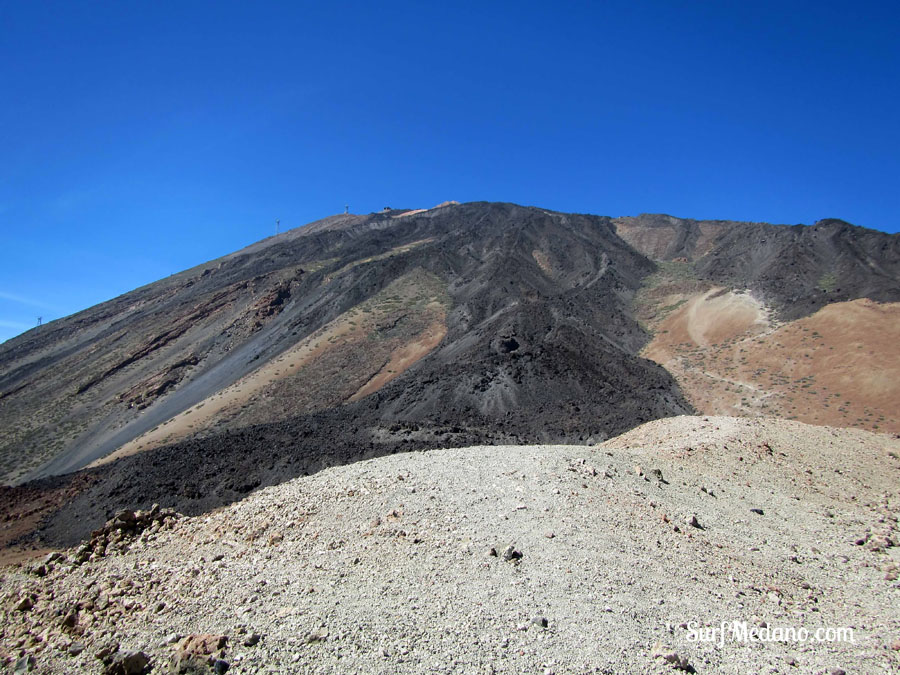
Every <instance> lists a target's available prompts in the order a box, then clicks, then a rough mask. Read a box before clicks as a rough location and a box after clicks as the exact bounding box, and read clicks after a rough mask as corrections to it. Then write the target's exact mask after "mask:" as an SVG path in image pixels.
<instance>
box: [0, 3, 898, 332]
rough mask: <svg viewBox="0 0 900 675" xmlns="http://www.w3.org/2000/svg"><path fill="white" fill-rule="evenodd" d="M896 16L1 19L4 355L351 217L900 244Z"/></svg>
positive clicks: (310, 8) (48, 8) (212, 6)
mask: <svg viewBox="0 0 900 675" xmlns="http://www.w3.org/2000/svg"><path fill="white" fill-rule="evenodd" d="M898 25H900V9H898V5H897V3H891V2H877V3H875V2H872V3H867V2H858V3H847V2H828V1H819V2H784V1H782V2H777V3H776V2H764V1H758V2H743V1H740V2H737V1H724V0H723V1H721V2H712V1H709V2H677V1H675V0H669V1H666V2H640V1H628V2H624V1H623V2H618V1H611V2H601V1H596V2H584V3H569V2H553V3H549V2H547V3H529V2H516V3H512V2H510V3H501V2H497V3H490V2H472V3H456V4H453V5H451V4H449V3H448V4H446V5H441V6H438V5H437V4H436V5H435V6H430V4H429V3H421V2H416V3H413V2H409V3H401V2H386V3H355V2H343V3H342V2H330V3H322V2H316V3H307V2H284V3H276V2H252V3H251V2H222V1H219V2H208V3H199V2H190V1H189V0H180V1H179V2H163V1H157V2H130V1H124V0H120V1H117V2H109V3H104V2H59V3H52V2H38V1H36V2H20V1H18V0H0V92H2V94H0V160H2V161H0V236H2V240H0V340H3V339H7V338H9V337H11V336H13V335H15V334H16V333H18V332H20V331H21V330H24V329H26V328H29V327H31V326H33V325H34V324H35V322H36V318H37V317H38V316H43V317H44V320H45V321H47V320H51V319H53V318H58V317H60V316H64V315H66V314H69V313H72V312H75V311H78V310H80V309H83V308H85V307H88V306H90V305H92V304H95V303H97V302H100V301H103V300H105V299H108V298H111V297H114V296H116V295H118V294H120V293H123V292H126V291H128V290H131V289H133V288H135V287H137V286H139V285H142V284H145V283H149V282H151V281H154V280H156V279H158V278H161V277H164V276H166V275H168V274H172V273H174V272H177V271H180V270H182V269H184V268H187V267H190V266H192V265H195V264H198V263H201V262H203V261H206V260H209V259H212V258H215V257H217V256H220V255H223V254H225V253H228V252H230V251H233V250H235V249H237V248H239V247H241V246H244V245H246V244H249V243H251V242H253V241H256V240H258V239H261V238H263V237H265V236H268V235H270V234H273V233H274V221H275V219H276V218H280V219H281V223H282V228H288V227H296V226H299V225H302V224H304V223H306V222H309V221H312V220H315V219H317V218H320V217H324V216H326V215H329V214H333V213H337V212H340V211H343V208H344V205H345V204H349V206H350V210H351V212H355V213H366V212H370V211H374V210H377V209H380V208H382V207H383V206H386V205H390V206H392V207H395V208H397V207H427V206H432V205H434V204H436V203H439V202H441V201H444V200H448V199H456V200H459V201H470V200H480V199H484V200H492V201H494V200H496V201H501V200H502V201H514V202H519V203H524V204H536V205H541V206H545V207H548V208H553V209H558V210H564V211H580V212H590V213H598V214H603V215H613V216H616V215H632V214H637V213H641V212H665V213H671V214H674V215H678V216H684V217H693V218H729V219H739V220H764V221H769V222H779V223H798V222H803V223H811V222H814V221H816V220H818V219H820V218H825V217H839V218H843V219H845V220H849V221H850V222H853V223H856V224H858V225H864V226H867V227H872V228H876V229H881V230H885V231H890V232H896V231H897V230H898V229H900V216H898V207H900V189H898V183H900V181H898V178H900V119H898V117H900V115H898V112H897V111H898V103H900V101H898V99H900V86H898V83H900V46H898V44H900V41H898V40H897V39H896V29H897V26H898Z"/></svg>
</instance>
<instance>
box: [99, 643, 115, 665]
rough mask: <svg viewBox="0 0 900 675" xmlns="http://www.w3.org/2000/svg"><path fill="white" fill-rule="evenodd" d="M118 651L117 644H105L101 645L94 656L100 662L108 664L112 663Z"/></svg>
mask: <svg viewBox="0 0 900 675" xmlns="http://www.w3.org/2000/svg"><path fill="white" fill-rule="evenodd" d="M118 651H119V643H118V642H107V643H105V644H103V645H101V647H100V649H98V650H97V653H96V654H95V655H94V656H95V657H96V658H97V659H98V660H99V661H100V662H102V663H104V664H109V663H111V662H112V659H113V656H115V654H116V652H118Z"/></svg>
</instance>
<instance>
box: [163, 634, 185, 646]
mask: <svg viewBox="0 0 900 675" xmlns="http://www.w3.org/2000/svg"><path fill="white" fill-rule="evenodd" d="M180 639H181V636H180V635H179V634H178V633H169V634H168V635H166V636H165V637H164V638H163V639H162V642H160V643H159V646H160V647H165V646H167V645H174V644H175V643H176V642H178V641H179V640H180Z"/></svg>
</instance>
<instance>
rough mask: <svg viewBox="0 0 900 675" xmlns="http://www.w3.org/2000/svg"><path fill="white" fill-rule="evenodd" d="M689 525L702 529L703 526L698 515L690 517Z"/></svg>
mask: <svg viewBox="0 0 900 675" xmlns="http://www.w3.org/2000/svg"><path fill="white" fill-rule="evenodd" d="M688 525H690V526H691V527H696V528H697V529H698V530H702V529H703V526H702V525H701V524H700V521H699V520H697V516H691V517H690V518H688Z"/></svg>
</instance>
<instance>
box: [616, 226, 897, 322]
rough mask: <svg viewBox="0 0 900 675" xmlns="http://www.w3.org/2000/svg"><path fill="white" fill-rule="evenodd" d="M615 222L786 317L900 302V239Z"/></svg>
mask: <svg viewBox="0 0 900 675" xmlns="http://www.w3.org/2000/svg"><path fill="white" fill-rule="evenodd" d="M614 224H615V228H616V232H617V233H618V234H619V236H621V237H622V238H623V239H625V240H626V241H627V242H628V243H630V244H631V245H632V246H634V247H635V248H636V249H637V250H639V251H641V252H643V253H644V254H646V255H647V256H649V257H650V258H652V259H654V260H662V261H683V262H685V263H689V264H690V266H691V268H692V270H693V272H694V273H695V274H696V275H697V276H698V277H700V278H703V279H707V280H709V281H712V282H717V283H719V284H722V285H725V286H728V287H733V288H750V289H752V290H754V291H755V292H756V293H757V294H758V296H759V297H760V298H761V299H762V300H763V301H764V302H766V303H767V304H770V305H772V306H773V307H775V308H776V309H777V311H778V313H779V316H780V317H781V318H782V319H785V320H791V319H798V318H801V317H804V316H808V315H809V314H812V313H813V312H815V311H816V310H818V309H820V308H822V307H824V306H825V305H827V304H829V303H834V302H845V301H848V300H855V299H857V298H869V299H871V300H877V301H879V302H896V301H897V300H898V299H900V297H898V294H900V290H898V287H900V283H898V280H900V237H898V236H897V235H888V234H884V233H883V232H877V231H875V230H868V229H865V228H862V227H856V226H854V225H850V224H849V223H846V222H844V221H842V220H837V219H833V218H832V219H827V220H821V221H819V222H817V223H816V224H815V225H811V226H805V225H795V226H791V227H788V226H785V225H769V224H768V223H738V222H733V221H724V220H706V221H697V220H690V219H684V218H674V217H672V216H666V215H653V214H644V215H641V216H638V217H634V218H631V217H627V218H617V219H615V221H614Z"/></svg>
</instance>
